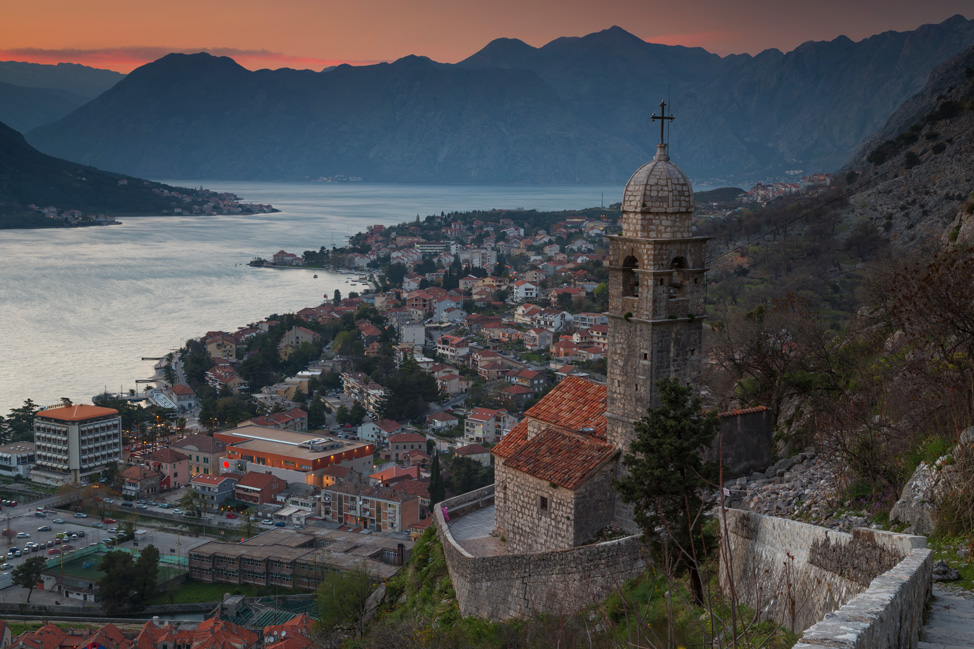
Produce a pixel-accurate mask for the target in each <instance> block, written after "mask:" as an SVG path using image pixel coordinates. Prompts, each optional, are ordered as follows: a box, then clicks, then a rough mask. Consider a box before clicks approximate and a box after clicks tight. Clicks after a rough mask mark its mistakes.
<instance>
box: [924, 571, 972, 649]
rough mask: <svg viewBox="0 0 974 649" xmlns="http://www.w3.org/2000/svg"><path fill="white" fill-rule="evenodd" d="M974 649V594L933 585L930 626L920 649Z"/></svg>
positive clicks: (925, 626) (928, 625)
mask: <svg viewBox="0 0 974 649" xmlns="http://www.w3.org/2000/svg"><path fill="white" fill-rule="evenodd" d="M970 647H974V593H970V592H967V591H959V590H950V589H948V588H945V587H943V586H941V585H939V584H934V585H933V598H932V599H931V601H930V612H929V614H928V615H927V623H926V624H925V625H924V627H923V630H922V631H921V632H920V642H919V644H917V649H962V648H963V649H970Z"/></svg>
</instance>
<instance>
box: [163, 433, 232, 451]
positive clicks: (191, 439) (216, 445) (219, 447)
mask: <svg viewBox="0 0 974 649" xmlns="http://www.w3.org/2000/svg"><path fill="white" fill-rule="evenodd" d="M172 446H175V447H176V448H185V449H187V450H193V451H199V452H200V453H221V452H223V451H225V450H226V449H227V445H226V444H224V443H223V442H222V441H220V440H218V439H216V438H215V437H210V436H208V435H187V436H186V437H184V438H183V439H181V440H179V441H177V442H173V443H172Z"/></svg>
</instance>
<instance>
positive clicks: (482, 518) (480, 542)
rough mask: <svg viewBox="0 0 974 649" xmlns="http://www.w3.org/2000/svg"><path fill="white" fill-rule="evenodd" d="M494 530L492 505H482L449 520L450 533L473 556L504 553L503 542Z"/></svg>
mask: <svg viewBox="0 0 974 649" xmlns="http://www.w3.org/2000/svg"><path fill="white" fill-rule="evenodd" d="M493 531H494V506H493V505H490V506H489V507H484V508H483V509H478V510H477V511H474V512H471V513H469V514H467V515H465V516H461V517H460V518H457V519H455V520H452V521H450V533H451V534H452V535H453V538H454V539H456V540H457V543H459V544H460V547H462V548H463V549H464V550H466V551H467V552H469V553H470V554H472V555H474V556H479V557H484V556H497V555H501V554H505V549H504V544H503V543H501V540H500V539H499V538H497V537H494V536H491V535H490V534H491V532H493Z"/></svg>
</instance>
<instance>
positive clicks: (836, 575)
mask: <svg viewBox="0 0 974 649" xmlns="http://www.w3.org/2000/svg"><path fill="white" fill-rule="evenodd" d="M726 513H727V530H726V533H725V534H724V537H723V539H722V548H721V550H722V551H721V571H720V580H721V587H722V588H723V590H724V592H725V593H726V592H730V586H731V584H730V581H729V575H731V574H732V575H733V580H734V583H733V586H734V590H735V592H736V594H737V597H738V600H739V601H740V602H741V603H744V604H747V605H748V606H750V607H752V608H754V609H756V610H760V611H762V613H763V614H764V615H765V616H767V617H770V618H772V619H775V620H776V621H778V622H779V623H781V624H782V625H784V626H786V627H788V628H790V629H791V630H792V631H795V632H800V631H803V630H805V634H804V636H803V638H802V640H801V642H800V643H799V644H798V645H796V647H806V648H807V647H815V646H828V647H877V648H885V647H915V646H916V643H917V639H918V637H919V630H920V627H921V626H922V616H923V606H924V604H925V602H926V599H927V597H928V595H929V593H930V587H931V576H932V571H933V566H932V562H931V558H930V551H929V550H927V549H925V545H926V539H924V538H923V537H917V536H911V535H906V534H894V533H891V532H882V531H876V530H868V529H857V530H854V532H853V533H852V534H846V533H843V532H836V531H834V530H829V529H825V528H822V527H817V526H814V525H808V524H805V523H799V522H797V521H792V520H788V519H783V518H774V517H770V516H762V515H760V514H754V513H752V512H745V511H741V510H733V509H732V510H727V512H726ZM728 555H729V557H728ZM728 559H729V561H730V569H728ZM806 629H807V630H806Z"/></svg>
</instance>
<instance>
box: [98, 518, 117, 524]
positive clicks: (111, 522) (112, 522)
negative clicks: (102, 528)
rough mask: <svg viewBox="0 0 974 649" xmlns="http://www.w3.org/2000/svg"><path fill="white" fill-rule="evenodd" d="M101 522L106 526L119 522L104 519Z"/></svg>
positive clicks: (112, 519)
mask: <svg viewBox="0 0 974 649" xmlns="http://www.w3.org/2000/svg"><path fill="white" fill-rule="evenodd" d="M101 522H102V523H104V524H105V525H114V524H115V523H117V522H118V521H117V520H115V519H114V518H103V519H101Z"/></svg>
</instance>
